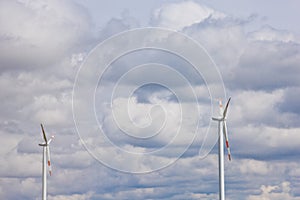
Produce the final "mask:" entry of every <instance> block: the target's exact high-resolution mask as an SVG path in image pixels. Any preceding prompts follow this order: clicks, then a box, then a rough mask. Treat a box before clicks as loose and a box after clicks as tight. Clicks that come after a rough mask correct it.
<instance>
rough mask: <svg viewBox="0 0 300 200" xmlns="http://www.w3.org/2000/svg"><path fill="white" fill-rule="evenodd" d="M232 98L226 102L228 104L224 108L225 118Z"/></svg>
mask: <svg viewBox="0 0 300 200" xmlns="http://www.w3.org/2000/svg"><path fill="white" fill-rule="evenodd" d="M230 100H231V97H230V98H229V99H228V101H227V104H226V106H225V109H224V112H223V118H225V117H226V114H227V109H228V105H229V102H230Z"/></svg>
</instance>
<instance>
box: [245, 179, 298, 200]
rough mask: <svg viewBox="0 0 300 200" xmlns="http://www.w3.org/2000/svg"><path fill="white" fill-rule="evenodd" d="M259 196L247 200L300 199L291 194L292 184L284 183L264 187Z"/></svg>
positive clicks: (251, 196) (261, 188)
mask: <svg viewBox="0 0 300 200" xmlns="http://www.w3.org/2000/svg"><path fill="white" fill-rule="evenodd" d="M260 190H261V193H260V194H259V195H250V196H249V197H248V198H247V200H281V199H286V200H299V199H300V197H294V196H293V195H292V194H291V193H290V190H291V187H290V182H287V181H285V182H282V183H281V184H280V185H268V186H265V185H262V186H261V187H260Z"/></svg>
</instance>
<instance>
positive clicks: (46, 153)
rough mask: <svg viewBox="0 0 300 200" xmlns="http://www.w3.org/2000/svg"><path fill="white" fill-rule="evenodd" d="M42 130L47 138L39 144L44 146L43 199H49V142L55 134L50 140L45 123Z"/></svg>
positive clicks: (50, 171)
mask: <svg viewBox="0 0 300 200" xmlns="http://www.w3.org/2000/svg"><path fill="white" fill-rule="evenodd" d="M41 128H42V132H43V138H44V140H45V142H44V143H42V144H39V146H42V147H43V178H42V180H43V196H42V197H43V198H42V200H46V199H47V164H48V167H49V174H50V176H51V173H52V170H51V162H50V148H49V144H50V143H51V141H52V139H53V138H54V136H51V138H50V140H47V137H46V133H45V130H44V127H43V124H41Z"/></svg>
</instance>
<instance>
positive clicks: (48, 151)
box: [46, 146, 52, 176]
mask: <svg viewBox="0 0 300 200" xmlns="http://www.w3.org/2000/svg"><path fill="white" fill-rule="evenodd" d="M46 152H47V164H48V168H49V174H50V176H51V175H52V168H51V161H50V148H49V146H47V147H46Z"/></svg>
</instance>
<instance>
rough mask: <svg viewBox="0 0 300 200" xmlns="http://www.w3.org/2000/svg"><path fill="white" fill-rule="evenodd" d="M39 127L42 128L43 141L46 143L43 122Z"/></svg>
mask: <svg viewBox="0 0 300 200" xmlns="http://www.w3.org/2000/svg"><path fill="white" fill-rule="evenodd" d="M41 128H42V132H43V137H44V140H45V143H46V144H47V137H46V133H45V130H44V127H43V124H41Z"/></svg>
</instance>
